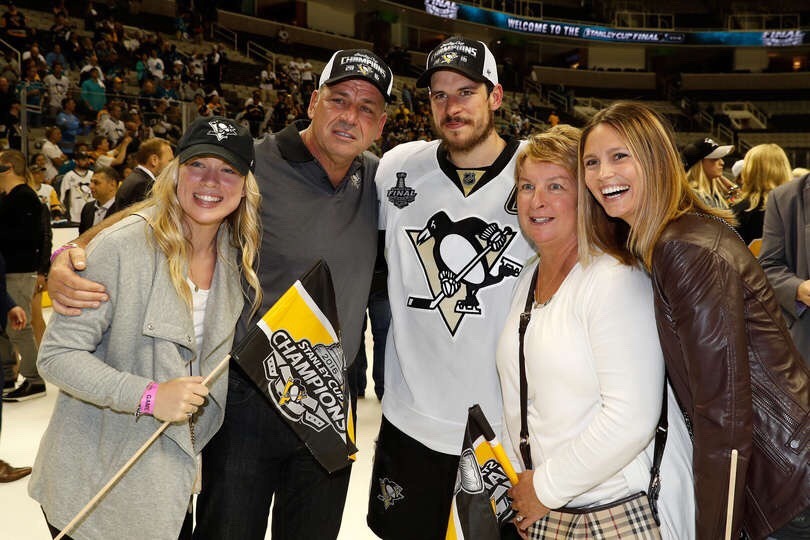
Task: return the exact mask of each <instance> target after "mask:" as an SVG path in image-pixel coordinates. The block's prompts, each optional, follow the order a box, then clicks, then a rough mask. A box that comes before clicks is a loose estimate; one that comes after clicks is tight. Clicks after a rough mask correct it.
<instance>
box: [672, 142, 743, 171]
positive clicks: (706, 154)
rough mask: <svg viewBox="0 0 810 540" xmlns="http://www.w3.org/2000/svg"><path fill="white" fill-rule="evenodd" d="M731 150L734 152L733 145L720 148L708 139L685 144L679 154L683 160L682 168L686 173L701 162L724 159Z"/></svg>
mask: <svg viewBox="0 0 810 540" xmlns="http://www.w3.org/2000/svg"><path fill="white" fill-rule="evenodd" d="M732 150H734V146H733V145H731V144H728V145H725V146H721V145H719V144H717V143H716V142H714V141H713V140H712V139H710V138H709V137H706V138H705V139H701V140H699V141H695V142H693V143H690V144H687V145H686V146H685V147H684V148H683V152H681V159H682V160H683V166H684V167H685V168H686V170H687V171H688V170H689V169H691V168H692V167H694V166H695V164H696V163H698V162H699V161H701V160H704V159H717V158H721V157H726V156H727V155H729V154H730V153H731V151H732Z"/></svg>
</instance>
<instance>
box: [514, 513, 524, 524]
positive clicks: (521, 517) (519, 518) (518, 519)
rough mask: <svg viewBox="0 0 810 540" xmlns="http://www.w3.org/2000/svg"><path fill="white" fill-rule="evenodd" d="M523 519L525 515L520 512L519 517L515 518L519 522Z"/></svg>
mask: <svg viewBox="0 0 810 540" xmlns="http://www.w3.org/2000/svg"><path fill="white" fill-rule="evenodd" d="M523 519H524V518H523V516H521V515H520V514H518V515H517V517H516V518H515V521H517V522H518V523H520V522H521V521H523Z"/></svg>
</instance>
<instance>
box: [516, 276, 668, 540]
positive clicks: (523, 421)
mask: <svg viewBox="0 0 810 540" xmlns="http://www.w3.org/2000/svg"><path fill="white" fill-rule="evenodd" d="M539 270H540V267H539V265H538V267H537V268H535V270H534V274H533V275H532V281H531V284H530V286H529V292H528V294H527V295H526V305H525V307H524V308H523V313H521V314H520V324H519V326H518V335H519V347H518V364H519V366H520V457H521V458H522V459H523V466H524V467H525V468H526V470H529V469H531V468H532V454H531V448H530V445H529V426H528V421H527V418H526V417H527V414H528V413H527V400H528V387H529V385H528V381H527V379H526V357H525V355H524V354H523V348H524V346H523V341H524V336H525V334H526V329H527V328H528V326H529V321H530V320H531V317H532V305H533V303H534V287H535V283H537V274H538V272H539ZM667 429H668V422H667V382H666V376H665V377H664V398H663V400H662V401H661V416H660V417H659V419H658V427H657V428H656V430H655V446H654V450H653V462H652V467H650V485H649V486H648V488H647V491H646V498H647V499H649V506H650V508H651V510H652V514H653V518H654V519H655V524H656V525H659V526H660V525H661V521H660V518H659V516H658V494H659V492H660V491H661V474H660V468H661V459H662V458H663V456H664V447H665V446H666V442H667ZM641 495H645V493H639V494H637V495H633V496H631V497H627V498H624V499H621V500H619V501H614V502H612V503H608V504H605V505H600V506H599V507H593V508H584V509H575V508H572V509H569V508H561V509H558V510H556V511H553V512H555V513H560V512H562V513H564V514H571V515H574V516H576V515H583V514H588V513H591V512H597V511H601V510H608V509H610V508H614V507H615V508H618V507H621V506H625V505H626V504H627V503H628V501H630V500H634V499H637V498H639V497H640V496H641ZM547 517H548V516H547ZM543 519H545V518H543ZM542 521H543V520H542V519H541V520H540V521H538V523H540V522H542ZM535 525H537V524H535ZM534 527H535V526H534V525H533V528H534Z"/></svg>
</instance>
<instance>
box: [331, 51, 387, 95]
mask: <svg viewBox="0 0 810 540" xmlns="http://www.w3.org/2000/svg"><path fill="white" fill-rule="evenodd" d="M348 79H365V80H367V81H368V82H370V83H371V84H373V85H374V86H376V87H377V89H378V90H379V91H380V93H381V94H382V95H383V98H385V101H391V100H392V99H393V96H392V95H391V88H392V87H393V85H394V74H393V73H392V72H391V68H390V67H388V64H386V63H385V62H384V61H383V60H382V58H380V57H379V56H377V55H376V54H374V53H373V52H371V51H369V50H367V49H343V50H340V51H337V52H336V53H335V54H333V55H332V58H330V59H329V62H327V64H326V65H325V66H324V68H323V72H322V73H321V78H320V80H319V81H318V86H323V85H330V84H334V83H337V82H340V81H345V80H348Z"/></svg>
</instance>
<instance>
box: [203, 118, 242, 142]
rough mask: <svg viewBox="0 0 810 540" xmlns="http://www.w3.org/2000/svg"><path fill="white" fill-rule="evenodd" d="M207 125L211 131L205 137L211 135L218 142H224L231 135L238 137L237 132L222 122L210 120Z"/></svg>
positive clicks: (231, 126) (230, 125)
mask: <svg viewBox="0 0 810 540" xmlns="http://www.w3.org/2000/svg"><path fill="white" fill-rule="evenodd" d="M208 125H209V126H211V131H209V132H208V133H206V135H213V136H214V137H216V138H217V140H218V141H222V140H225V139H227V138H228V137H230V136H232V135H239V131H237V129H236V128H235V127H234V126H233V125H232V124H229V123H227V122H223V121H222V120H212V121H210V122H208Z"/></svg>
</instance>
